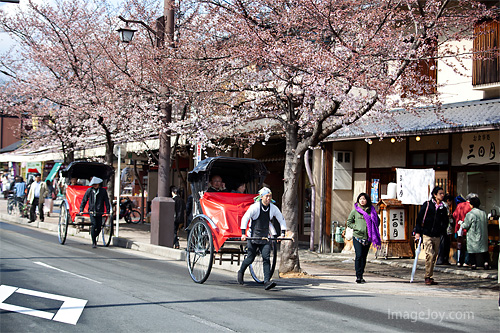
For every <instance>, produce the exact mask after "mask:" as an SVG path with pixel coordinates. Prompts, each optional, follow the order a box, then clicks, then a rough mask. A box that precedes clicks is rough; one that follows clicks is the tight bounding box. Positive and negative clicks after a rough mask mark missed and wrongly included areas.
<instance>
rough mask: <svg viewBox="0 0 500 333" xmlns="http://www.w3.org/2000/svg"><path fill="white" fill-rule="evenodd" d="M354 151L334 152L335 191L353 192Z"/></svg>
mask: <svg viewBox="0 0 500 333" xmlns="http://www.w3.org/2000/svg"><path fill="white" fill-rule="evenodd" d="M352 160H353V154H352V151H337V150H336V151H334V152H333V189H334V190H352Z"/></svg>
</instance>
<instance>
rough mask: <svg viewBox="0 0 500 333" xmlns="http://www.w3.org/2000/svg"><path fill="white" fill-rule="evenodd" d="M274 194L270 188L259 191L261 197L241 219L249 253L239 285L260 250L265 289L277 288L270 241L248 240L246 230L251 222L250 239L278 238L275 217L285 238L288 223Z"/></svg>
mask: <svg viewBox="0 0 500 333" xmlns="http://www.w3.org/2000/svg"><path fill="white" fill-rule="evenodd" d="M272 201H273V197H272V192H271V190H270V189H269V188H267V187H263V188H261V189H260V191H259V195H258V196H257V197H255V203H253V204H252V205H251V206H250V207H248V210H247V211H246V213H245V214H244V215H243V218H242V219H241V226H240V227H241V240H242V241H245V240H246V241H247V248H248V253H247V257H246V258H245V260H243V262H242V263H241V267H240V270H239V271H238V283H239V284H243V283H244V281H243V276H244V275H245V270H246V269H247V267H248V266H250V264H251V263H253V261H254V259H255V255H256V254H257V249H258V250H260V253H261V254H262V262H263V266H264V267H263V268H264V289H266V290H269V289H272V288H274V287H276V283H275V282H274V281H271V261H270V255H271V243H270V240H269V239H262V240H250V239H248V240H247V236H246V229H247V225H248V222H249V221H251V222H250V230H249V232H250V237H252V238H253V237H259V238H260V237H262V238H268V237H269V235H273V236H276V230H275V229H274V227H273V225H272V223H271V221H272V219H273V217H275V218H276V219H277V220H278V222H279V224H280V228H281V236H280V237H281V238H283V237H284V236H285V231H286V222H285V219H284V218H283V215H282V214H281V212H280V210H279V208H278V207H276V206H275V205H274V204H273V202H272Z"/></svg>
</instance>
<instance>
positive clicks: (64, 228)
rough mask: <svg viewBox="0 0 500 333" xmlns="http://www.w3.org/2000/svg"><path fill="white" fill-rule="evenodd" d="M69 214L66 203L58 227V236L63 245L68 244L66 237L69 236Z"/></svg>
mask: <svg viewBox="0 0 500 333" xmlns="http://www.w3.org/2000/svg"><path fill="white" fill-rule="evenodd" d="M69 219H70V217H69V213H68V209H67V208H66V205H65V202H63V203H62V204H61V211H60V214H59V223H58V226H57V236H58V237H59V243H61V244H63V245H64V243H65V242H66V237H67V236H68V224H69Z"/></svg>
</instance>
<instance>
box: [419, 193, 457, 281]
mask: <svg viewBox="0 0 500 333" xmlns="http://www.w3.org/2000/svg"><path fill="white" fill-rule="evenodd" d="M431 195H432V198H431V200H429V201H426V202H424V204H423V205H422V208H421V209H420V211H419V212H418V214H417V221H416V225H415V241H418V240H419V239H420V237H421V236H422V237H423V239H422V241H423V242H422V243H423V244H424V249H425V284H426V285H436V284H438V283H437V282H436V281H434V279H433V275H434V265H435V264H436V259H437V255H438V251H439V243H440V242H441V235H444V234H446V228H447V227H448V222H449V221H448V209H447V208H446V205H445V204H444V203H443V199H444V191H443V188H442V187H440V186H436V187H434V189H433V190H432V192H431Z"/></svg>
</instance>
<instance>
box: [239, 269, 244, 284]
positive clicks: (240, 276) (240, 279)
mask: <svg viewBox="0 0 500 333" xmlns="http://www.w3.org/2000/svg"><path fill="white" fill-rule="evenodd" d="M238 283H239V284H243V283H244V282H243V272H240V271H238Z"/></svg>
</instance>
